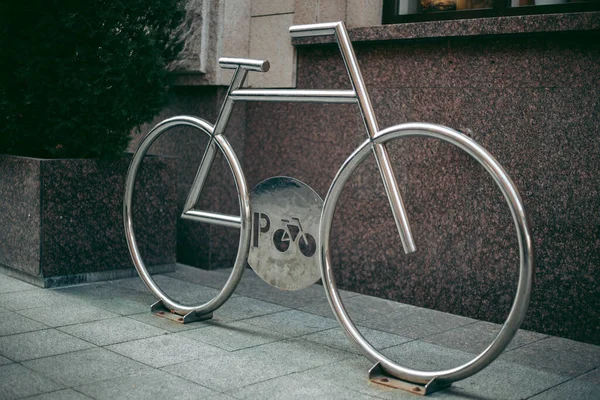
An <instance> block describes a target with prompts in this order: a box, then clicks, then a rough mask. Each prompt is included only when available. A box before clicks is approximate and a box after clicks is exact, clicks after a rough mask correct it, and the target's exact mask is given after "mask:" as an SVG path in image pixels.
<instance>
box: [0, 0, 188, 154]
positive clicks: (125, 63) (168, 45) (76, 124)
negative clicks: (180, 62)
mask: <svg viewBox="0 0 600 400" xmlns="http://www.w3.org/2000/svg"><path fill="white" fill-rule="evenodd" d="M182 18H183V6H182V4H181V0H62V1H61V0H25V1H24V0H2V1H0V153H8V154H14V155H23V156H31V157H42V158H76V157H77V158H78V157H102V158H106V157H115V156H118V155H119V154H122V152H123V151H124V150H125V148H126V147H127V144H128V143H129V140H130V132H131V130H132V129H133V128H134V127H136V126H138V125H140V124H141V123H144V122H147V121H149V120H151V119H152V117H153V116H154V115H156V114H157V113H158V111H159V110H160V109H161V107H162V106H163V105H164V103H165V101H166V84H167V71H166V65H167V64H168V63H169V62H170V61H172V60H173V59H174V57H175V55H176V54H177V51H178V45H177V43H176V42H177V41H176V40H174V39H173V38H174V36H175V29H176V27H177V26H178V25H179V24H180V22H181V20H182Z"/></svg>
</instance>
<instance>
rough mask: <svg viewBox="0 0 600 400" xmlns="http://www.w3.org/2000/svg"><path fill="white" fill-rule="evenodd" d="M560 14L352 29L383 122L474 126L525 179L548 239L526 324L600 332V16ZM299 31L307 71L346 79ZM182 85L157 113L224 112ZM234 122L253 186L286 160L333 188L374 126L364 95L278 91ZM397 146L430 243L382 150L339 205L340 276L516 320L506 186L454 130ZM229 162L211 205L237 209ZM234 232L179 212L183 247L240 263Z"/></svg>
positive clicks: (365, 288)
mask: <svg viewBox="0 0 600 400" xmlns="http://www.w3.org/2000/svg"><path fill="white" fill-rule="evenodd" d="M528 18H529V17H528ZM548 18H555V19H556V18H559V17H548ZM560 18H562V19H560ZM560 18H559V19H560V20H561V21H562V20H564V21H567V22H569V21H571V22H573V19H570V18H569V16H567V17H564V18H563V17H560ZM586 18H587V17H586ZM559 19H557V21H558V20H559ZM588 19H589V18H588ZM588 19H585V20H584V22H585V23H586V24H588V25H589V23H590V21H588ZM596 19H597V18H596ZM538 20H539V18H537V17H531V18H530V22H531V24H533V25H532V26H533V28H532V29H531V31H532V32H535V31H539V30H540V29H541V28H540V26H541V25H539V21H538ZM519 21H520V19H519ZM581 21H583V20H582V19H578V20H575V22H577V23H581ZM594 21H596V20H594ZM514 22H515V21H512V22H511V23H514ZM575 22H573V23H575ZM592 22H593V21H592ZM597 22H598V21H596V22H594V23H595V24H596V25H598V24H597ZM449 23H455V24H459V25H460V23H461V21H451V22H449ZM507 23H508V22H507ZM463 25H464V26H465V27H467V28H470V27H472V25H469V24H464V23H463ZM414 26H415V27H422V26H424V25H419V24H414ZM428 26H429V25H428ZM461 26H462V25H461ZM511 26H512V25H511ZM515 26H516V25H515ZM557 26H558V25H556V26H555V25H552V26H551V27H550V28H551V29H550V28H548V30H547V32H545V33H542V34H539V33H537V34H536V33H530V34H519V33H518V31H519V30H518V29H517V28H516V27H514V29H513V30H512V31H510V34H507V35H498V34H493V35H492V34H491V33H498V32H488V34H487V35H474V34H473V33H472V32H467V31H465V32H463V34H464V37H446V38H444V37H440V36H443V35H437V37H426V36H428V35H421V36H422V37H426V38H425V39H411V40H404V39H403V40H390V38H389V37H386V40H385V41H381V42H378V41H376V40H374V39H376V38H374V37H372V36H373V32H375V33H377V32H376V31H377V29H379V30H381V31H387V28H385V27H384V28H381V27H379V28H374V29H373V30H372V31H369V28H360V29H362V31H360V32H358V31H357V32H354V33H353V32H352V31H351V37H352V35H353V34H354V35H358V34H361V33H362V34H363V36H364V38H363V40H364V41H363V42H359V43H357V44H356V45H355V46H356V52H357V54H358V57H359V60H360V65H361V67H362V70H363V74H364V76H365V79H366V82H367V85H368V89H369V91H370V94H371V97H372V100H373V103H374V107H375V111H376V113H377V116H378V119H379V125H380V127H382V128H384V127H387V126H390V125H395V124H399V123H403V122H408V121H423V122H432V123H437V124H442V125H447V126H450V127H453V128H455V129H458V130H461V131H463V132H465V133H467V134H468V135H470V136H471V137H473V138H474V139H475V140H477V141H478V142H479V143H480V144H482V145H483V146H484V147H485V148H487V149H488V150H489V151H490V152H491V153H492V154H493V155H494V156H495V157H496V158H497V159H498V161H499V162H500V163H501V164H502V165H503V166H504V167H505V168H506V170H507V171H508V173H509V174H510V175H511V177H512V178H513V180H514V182H515V184H516V185H517V187H518V188H519V190H520V193H521V195H522V197H523V200H524V202H525V206H526V209H527V211H528V213H529V216H530V219H531V225H532V229H533V235H534V238H535V245H536V251H537V264H536V273H535V282H534V290H533V294H532V302H531V306H530V309H529V312H528V315H527V318H526V320H525V323H524V327H525V328H527V329H532V330H535V331H539V332H544V333H548V334H553V335H559V336H564V337H568V338H572V339H575V340H580V341H585V342H590V343H596V344H600V327H599V324H598V321H599V320H600V315H599V311H598V310H600V297H599V296H598V290H597V286H598V281H599V279H600V272H599V270H598V268H597V266H598V265H599V264H600V237H599V235H600V231H599V230H598V229H599V228H598V227H600V202H598V187H599V186H600V160H599V154H600V140H599V139H598V128H599V125H600V118H599V117H600V115H599V113H600V103H599V100H598V99H599V94H600V63H599V60H600V41H599V40H598V38H599V34H598V32H599V31H598V29H595V30H590V29H589V27H587V25H586V29H587V30H586V31H581V32H579V31H578V28H577V27H578V26H579V25H577V26H576V25H573V27H571V28H569V29H567V30H568V32H554V31H555V30H560V29H558V28H560V26H558V28H557ZM390 28H393V27H390ZM434 28H435V27H434ZM530 28H531V26H530ZM534 28H535V29H534ZM402 29H404V30H410V28H408V27H407V28H406V29H405V27H402ZM432 29H433V28H432ZM465 29H466V28H465ZM490 29H491V28H490ZM390 31H393V29H390ZM375 36H377V35H375ZM430 36H431V35H430ZM433 36H436V35H433ZM415 37H419V35H416V36H415ZM321 39H322V38H319V40H321ZM305 43H308V41H307V42H305ZM297 44H298V45H299V46H298V47H297V50H298V54H297V56H298V70H297V74H298V87H300V88H348V87H349V83H348V79H347V76H346V74H345V71H344V66H343V64H342V62H341V59H340V57H339V54H338V51H337V49H336V47H334V46H332V45H328V44H311V45H305V46H303V45H302V43H297ZM172 94H173V98H172V101H171V105H170V106H169V108H167V109H166V110H165V111H164V113H163V114H162V115H161V116H159V117H158V118H157V119H156V121H158V120H160V119H162V118H164V117H170V116H173V115H177V114H190V115H199V116H203V117H204V118H205V119H207V120H209V121H211V122H214V120H215V118H216V115H217V111H218V109H219V107H220V103H221V101H222V98H223V97H222V96H223V94H224V89H223V88H222V87H187V88H186V87H175V88H174V89H173V92H172ZM175 135H176V136H175V137H176V140H175V141H169V140H167V141H166V143H165V144H162V145H161V144H157V146H159V147H161V146H162V147H161V148H160V149H159V148H157V152H162V151H166V153H167V154H172V155H174V156H175V155H180V156H181V157H180V162H183V163H187V164H186V165H187V166H186V167H185V168H183V171H185V172H184V173H183V174H181V175H180V177H179V178H178V184H179V187H180V191H179V203H180V204H179V205H180V206H182V204H183V201H184V200H185V195H186V194H187V188H188V187H189V185H190V184H191V180H192V179H193V174H194V173H195V170H196V166H197V165H198V162H199V160H200V157H201V154H202V142H201V141H199V140H198V139H197V133H195V132H192V131H189V130H181V131H180V132H179V133H176V134H175ZM177 135H179V136H177ZM227 135H228V137H229V138H230V139H231V140H232V141H233V142H234V148H235V149H236V151H237V152H238V154H239V155H240V157H242V156H243V165H244V171H245V174H246V177H247V180H248V185H249V186H250V187H253V186H254V185H256V184H257V183H259V182H260V181H261V180H263V179H266V178H268V177H271V176H276V175H288V176H292V177H295V178H297V179H300V180H302V181H304V182H306V183H307V184H308V185H310V186H311V187H313V188H314V189H315V190H316V191H317V192H318V193H319V194H320V195H321V196H322V197H324V196H325V194H326V192H327V189H328V186H329V184H330V182H331V180H332V178H333V176H334V174H335V173H336V171H337V169H338V168H339V166H340V165H341V163H342V162H343V161H344V160H345V159H346V157H347V156H348V155H349V154H350V153H351V151H352V150H353V149H354V148H355V147H356V146H357V145H358V144H359V143H360V142H362V141H363V140H364V139H365V137H366V136H365V133H364V130H363V127H362V122H361V119H360V117H359V115H358V110H357V108H356V106H353V105H308V104H294V105H292V104H273V103H249V104H247V105H237V106H236V111H235V114H234V118H233V119H232V122H231V124H230V130H229V131H228V133H227ZM389 149H390V153H391V156H392V159H393V160H394V164H395V170H396V174H397V177H398V180H399V183H400V188H401V191H402V195H403V196H404V200H405V202H406V204H407V208H408V213H409V217H410V221H411V223H412V228H413V233H414V235H415V238H416V243H417V247H418V251H417V253H415V254H412V255H409V256H406V255H404V254H403V252H402V250H401V245H400V242H399V239H398V237H397V234H396V233H395V227H394V226H393V222H392V219H391V213H390V211H389V206H388V205H387V202H386V198H385V195H384V192H383V187H382V185H381V181H380V178H379V175H378V172H377V170H376V166H375V164H374V162H373V160H371V159H369V160H367V161H366V162H365V163H364V164H363V165H362V166H361V167H360V168H359V170H358V171H357V172H356V173H355V174H354V176H353V177H352V179H351V180H350V182H349V184H348V186H347V188H346V189H345V191H344V193H343V196H342V198H341V200H340V206H339V210H338V211H337V212H336V217H335V223H334V233H333V237H334V239H333V241H332V248H333V258H334V265H335V268H336V276H337V280H338V284H339V286H341V287H343V288H347V289H350V290H355V291H359V292H362V293H366V294H369V295H374V296H380V297H384V298H389V299H394V300H397V301H402V302H406V303H410V304H415V305H418V306H422V307H428V308H433V309H437V310H441V311H448V312H452V313H456V314H461V315H466V316H469V317H473V318H478V319H484V320H490V321H494V322H501V321H503V320H504V319H505V317H506V315H507V313H508V310H509V308H510V304H511V302H512V299H513V293H514V289H515V287H516V279H517V273H518V248H517V243H516V238H515V235H514V226H513V225H512V221H511V217H510V214H509V211H508V208H507V206H506V204H505V202H504V200H503V198H502V196H501V194H500V192H499V190H498V189H497V188H496V187H495V186H494V185H493V182H491V180H490V178H489V176H487V175H486V174H485V173H484V171H483V170H482V168H481V167H479V166H478V165H477V164H476V163H475V162H474V161H473V160H471V159H470V158H469V157H467V156H466V155H465V154H462V153H461V152H458V151H456V150H454V149H452V148H450V147H449V146H447V145H444V144H441V143H438V142H436V141H433V140H426V139H410V140H404V141H401V142H394V143H391V144H390V145H389ZM217 169H220V172H217V173H216V174H215V175H214V178H212V181H211V183H210V184H209V187H208V188H207V190H208V191H210V193H209V196H207V197H205V198H204V200H203V201H204V202H206V204H205V206H206V207H224V208H225V209H228V210H232V212H235V209H236V207H237V201H236V199H235V192H233V191H232V188H233V184H232V182H231V178H230V174H229V172H228V171H227V168H226V166H223V165H221V166H217ZM221 180H224V182H220V181H221ZM219 188H221V189H219ZM223 188H224V189H223ZM221 229H223V230H225V231H219V232H217V230H221ZM236 246H237V235H236V233H235V232H231V231H226V229H225V228H216V227H212V226H209V227H206V226H204V227H203V226H199V225H198V224H193V223H188V222H186V221H182V220H180V221H179V226H178V260H179V261H180V262H183V263H186V264H190V265H195V266H199V267H202V268H220V267H229V266H231V263H232V260H233V258H234V256H235V248H236Z"/></svg>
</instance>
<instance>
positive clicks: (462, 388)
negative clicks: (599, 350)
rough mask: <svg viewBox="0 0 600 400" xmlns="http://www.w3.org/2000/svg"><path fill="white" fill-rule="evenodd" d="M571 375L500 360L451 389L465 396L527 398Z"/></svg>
mask: <svg viewBox="0 0 600 400" xmlns="http://www.w3.org/2000/svg"><path fill="white" fill-rule="evenodd" d="M567 379H568V378H567V377H565V376H561V375H557V374H552V373H549V372H545V371H540V370H537V369H533V368H529V367H526V366H523V365H519V364H514V363H510V362H504V361H498V360H496V361H494V362H493V363H492V364H490V365H489V366H488V367H487V368H485V369H484V370H482V371H480V372H478V373H477V374H475V375H473V376H471V377H469V378H467V379H465V380H462V381H459V382H456V383H454V385H453V389H452V390H451V391H450V393H451V394H455V395H457V396H458V397H457V398H462V399H464V398H469V397H480V398H485V399H506V400H512V399H526V398H530V397H531V396H534V395H535V394H537V393H540V392H542V391H544V390H546V389H549V388H551V387H553V386H555V385H557V384H560V383H561V382H564V381H566V380H567Z"/></svg>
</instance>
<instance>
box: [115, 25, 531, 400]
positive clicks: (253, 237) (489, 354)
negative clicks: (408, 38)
mask: <svg viewBox="0 0 600 400" xmlns="http://www.w3.org/2000/svg"><path fill="white" fill-rule="evenodd" d="M290 33H291V35H292V36H294V37H301V36H319V35H333V36H334V37H335V38H336V41H337V43H338V45H339V48H340V51H341V54H342V58H343V60H344V63H345V65H346V68H347V71H348V75H349V77H350V82H351V85H352V89H351V90H297V89H243V88H241V87H242V85H243V83H244V80H245V77H246V74H247V72H248V71H257V72H266V71H267V70H268V69H269V64H268V62H267V61H263V60H250V59H242V58H222V59H220V60H219V63H220V65H221V67H223V68H232V69H235V73H234V76H233V78H232V82H231V85H230V87H229V91H228V94H227V97H226V99H225V102H224V104H223V107H222V109H221V112H220V114H219V116H218V118H217V121H216V123H215V126H214V128H213V127H212V126H211V125H210V124H209V123H207V122H206V121H203V120H200V119H197V118H193V117H175V118H171V119H168V120H166V121H163V122H161V123H160V124H158V125H157V126H156V127H155V128H153V129H152V130H151V131H150V132H149V133H148V135H147V136H146V137H145V138H144V139H143V140H142V142H141V144H140V147H139V148H138V150H137V151H136V153H135V155H134V157H133V160H132V162H131V166H130V169H129V173H128V175H127V180H126V188H125V199H124V206H123V213H124V221H125V232H126V236H127V243H128V246H129V249H130V252H131V256H132V259H133V262H134V264H135V267H136V269H137V270H138V272H139V275H140V277H141V278H142V280H143V281H144V283H145V284H146V285H147V287H148V288H149V289H150V291H151V292H152V293H154V295H155V296H156V297H157V298H158V299H159V301H158V302H157V303H156V304H155V305H153V306H152V311H153V312H156V313H157V314H161V315H163V316H169V317H171V318H172V319H175V320H178V321H179V322H183V323H186V322H191V321H193V320H198V319H206V318H210V317H211V316H212V312H213V311H214V310H216V309H218V308H219V307H220V306H221V305H223V303H225V301H226V300H227V299H228V298H229V297H230V296H231V294H232V293H233V291H234V290H235V287H236V286H237V284H238V283H239V281H240V279H241V276H242V273H243V270H244V266H245V261H246V259H248V261H249V263H250V264H251V266H252V267H253V268H254V269H255V271H256V272H257V274H258V275H259V276H261V277H262V278H263V279H264V280H265V281H267V282H268V283H270V284H271V285H273V286H276V287H279V288H283V289H288V290H294V289H299V288H302V287H306V286H308V285H310V284H312V283H314V281H315V280H317V279H318V278H319V277H321V278H322V280H323V285H324V287H325V293H326V294H327V298H328V300H329V303H330V305H331V307H332V309H333V311H334V314H335V315H336V317H337V319H338V321H339V323H340V324H341V326H342V327H343V329H344V331H345V333H346V334H347V335H348V336H349V338H350V339H351V341H352V342H353V343H355V344H356V345H357V346H358V348H359V349H360V350H361V351H362V352H363V353H364V355H365V356H366V357H367V358H369V359H370V360H371V361H373V362H374V363H375V366H374V367H373V368H372V369H371V370H370V372H369V377H370V379H371V381H373V382H375V383H379V384H383V385H387V386H391V387H395V388H401V389H404V390H408V391H410V392H412V393H415V394H420V395H425V394H428V393H431V392H434V391H436V390H439V389H443V388H445V387H448V386H449V385H451V384H452V382H455V381H458V380H461V379H465V378H467V377H469V376H471V375H473V374H475V373H477V372H478V371H480V370H482V369H483V368H485V367H486V366H487V365H489V364H490V363H491V362H492V361H493V360H494V359H496V358H497V357H498V356H499V355H500V353H501V352H502V351H503V350H504V349H505V348H506V346H507V345H508V343H509V342H510V340H511V339H512V338H513V336H514V335H515V334H516V332H517V331H518V329H519V326H520V325H521V323H522V321H523V319H524V317H525V313H526V310H527V307H528V304H529V298H530V293H531V283H532V276H533V267H534V258H533V243H532V238H531V233H530V228H529V225H528V222H527V218H526V215H525V211H524V207H523V203H522V201H521V198H520V196H519V194H518V192H517V189H516V188H515V185H514V184H513V182H512V181H511V180H510V178H509V176H508V175H507V173H506V172H505V171H504V169H503V168H502V166H500V164H499V163H498V162H497V161H496V160H495V159H494V158H493V157H492V156H491V155H490V154H489V153H488V152H487V151H486V150H485V149H483V148H482V147H481V146H480V145H478V144H477V143H476V142H474V141H473V140H472V139H470V138H469V137H467V136H466V135H464V134H462V133H460V132H458V131H455V130H453V129H450V128H446V127H443V126H439V125H434V124H425V123H409V124H403V125H397V126H393V127H390V128H387V129H384V130H380V129H379V126H378V124H377V120H376V118H375V113H374V110H373V107H372V105H371V101H370V98H369V95H368V93H367V89H366V86H365V84H364V81H363V78H362V75H361V72H360V68H359V66H358V62H357V60H356V55H355V54H354V50H353V48H352V44H351V42H350V39H349V37H348V33H347V30H346V27H345V25H344V23H343V22H336V23H326V24H315V25H300V26H293V27H291V28H290ZM236 101H272V102H284V101H285V102H305V103H351V104H357V105H358V108H359V110H360V113H361V116H362V119H363V122H364V125H365V129H366V132H367V135H368V139H367V140H366V141H364V142H363V143H362V144H361V145H360V146H359V147H358V148H357V149H356V150H355V151H354V152H353V153H352V154H351V155H350V156H349V157H348V158H347V159H346V161H345V162H344V163H343V165H342V166H341V168H340V169H339V171H338V173H337V174H336V176H335V178H334V179H333V182H332V184H331V186H330V188H329V191H328V193H327V196H326V198H325V201H324V203H323V201H322V200H321V199H320V198H319V196H318V195H317V194H316V193H314V191H312V189H310V188H309V187H308V186H307V185H306V184H304V183H302V182H300V181H297V180H295V179H293V178H288V177H274V178H270V179H268V180H267V181H264V182H262V183H261V184H259V185H257V187H255V188H254V189H253V190H252V193H250V191H249V190H248V188H247V186H246V181H245V178H244V174H243V172H242V169H241V166H240V164H239V161H238V159H237V157H236V155H235V153H234V151H233V149H232V148H231V146H230V145H229V143H228V142H227V140H226V138H225V136H224V135H223V132H224V130H225V127H226V125H227V122H228V120H229V117H230V115H231V111H232V108H233V105H234V103H235V102H236ZM181 125H185V126H189V127H192V128H195V129H198V130H199V131H201V132H203V133H205V134H206V135H208V136H209V144H208V146H207V149H206V151H205V154H204V157H203V159H202V162H201V164H200V167H199V168H198V172H197V175H196V178H195V180H194V183H193V184H192V188H191V190H190V194H189V195H188V198H187V201H186V203H185V206H184V210H183V213H182V215H181V217H182V218H185V219H189V220H194V221H197V222H204V223H211V224H218V225H222V226H226V227H230V228H237V229H240V240H239V245H238V254H237V258H236V260H235V263H234V266H233V270H232V273H231V275H230V277H229V279H228V281H227V283H226V284H225V286H224V287H223V289H222V290H221V291H220V292H219V294H218V295H217V296H216V297H215V298H213V299H212V300H211V301H209V302H207V303H205V304H201V305H194V306H189V305H184V304H179V303H178V302H176V301H175V300H173V299H172V298H171V297H169V296H168V295H167V294H166V293H164V292H163V291H162V290H161V289H160V287H158V285H157V284H156V283H155V282H154V280H153V279H152V277H151V276H150V274H149V273H148V271H147V269H146V267H145V265H144V261H143V259H142V257H141V255H140V252H139V250H138V247H137V242H136V238H135V233H134V223H133V220H132V219H133V218H132V198H133V197H132V196H133V189H134V184H135V178H136V175H137V172H138V169H139V166H140V164H141V161H142V159H143V157H144V155H145V154H146V152H147V151H148V149H149V148H150V146H151V145H152V143H153V142H154V141H155V140H156V139H157V138H158V137H159V136H160V135H162V134H163V133H164V132H166V131H168V130H169V129H171V128H173V127H176V126H181ZM408 137H426V138H435V139H438V140H441V141H443V142H446V143H448V144H450V145H452V146H456V147H458V148H459V149H461V150H463V151H465V152H466V153H467V154H469V155H470V156H471V157H473V158H474V159H475V160H476V161H477V162H478V163H479V164H481V165H482V166H483V168H484V169H485V170H486V171H487V172H488V173H489V174H490V175H491V176H492V178H493V180H494V182H495V183H496V185H497V186H498V187H499V188H500V190H501V192H502V193H503V195H504V198H505V200H506V202H507V203H508V206H509V209H510V211H511V215H512V218H513V222H514V224H515V228H516V234H517V238H518V243H519V253H520V263H519V282H518V287H517V290H516V295H515V299H514V302H513V305H512V308H511V310H510V313H509V315H508V317H507V319H506V321H505V322H504V324H503V326H502V329H501V330H500V332H499V333H498V335H497V336H496V338H495V339H494V340H493V341H492V343H491V344H490V345H489V346H488V347H487V348H486V349H485V350H484V351H483V352H482V353H481V354H479V355H477V356H476V357H475V358H473V359H472V360H471V361H469V362H468V363H466V364H464V365H461V366H457V367H455V368H452V369H448V370H442V371H419V370H414V369H410V368H407V367H404V366H401V365H399V364H397V363H395V362H394V361H392V360H390V359H388V358H386V357H385V356H384V355H382V354H381V353H379V352H378V351H377V350H376V349H375V348H374V347H373V346H372V345H371V344H370V343H369V342H368V341H367V340H366V339H365V338H364V337H363V336H362V334H361V333H360V332H359V330H358V329H357V327H356V325H355V324H354V323H353V321H352V319H351V318H350V316H349V315H348V313H347V311H346V310H345V308H344V304H343V301H342V299H341V296H340V294H339V291H338V289H337V286H336V282H335V279H334V275H333V265H332V263H331V256H330V235H331V225H332V218H333V214H334V211H335V207H336V204H337V201H338V199H339V196H340V193H341V191H342V189H343V187H344V185H345V183H346V182H347V180H348V178H349V177H350V176H351V174H352V173H353V172H354V170H355V169H356V168H357V167H358V165H360V164H361V163H362V162H363V161H364V160H365V159H366V157H368V156H369V155H371V154H373V155H374V157H375V159H376V161H377V166H378V169H379V172H380V175H381V178H382V181H383V183H384V187H385V191H386V195H387V198H388V200H389V204H390V207H391V210H392V214H393V217H394V220H395V222H396V227H397V230H398V233H399V236H400V238H401V241H402V246H403V248H404V251H405V252H406V253H412V252H414V251H416V245H415V242H414V239H413V236H412V233H411V229H410V224H409V221H408V216H407V214H406V210H405V207H404V204H403V201H402V197H401V195H400V190H399V188H398V183H397V181H396V178H395V176H394V171H393V168H392V165H391V162H390V158H389V155H388V152H387V148H386V144H387V143H388V142H389V141H391V140H400V139H404V138H408ZM217 149H218V150H220V151H221V152H222V153H223V155H224V156H225V159H226V160H227V162H228V164H229V167H230V169H231V172H232V174H233V177H234V180H235V184H236V188H237V191H238V198H239V204H240V215H239V216H231V215H223V214H217V213H211V212H207V211H202V210H197V209H195V208H194V205H195V204H196V203H197V200H198V198H199V196H200V195H201V192H202V188H203V186H204V182H205V180H206V177H207V175H208V173H209V171H210V168H211V165H212V163H213V160H214V157H215V154H216V151H217ZM281 200H284V201H283V203H284V204H285V206H284V207H279V208H278V209H276V208H277V207H276V205H275V203H279V202H281ZM269 214H270V215H269ZM276 223H279V224H280V225H279V229H274V224H276ZM272 229H273V230H274V232H275V233H274V234H271V231H272ZM261 235H263V236H261ZM264 235H266V236H264ZM266 247H269V248H268V249H266ZM263 250H264V251H263ZM302 257H304V258H302ZM313 257H314V258H313ZM266 258H268V259H269V260H270V264H272V265H269V263H266V262H265V259H266ZM311 258H313V259H312V260H311ZM290 263H296V264H294V265H302V267H301V268H299V270H300V273H299V274H294V273H290V272H289V268H286V267H285V266H286V265H290ZM274 266H275V267H274ZM284 269H287V271H284V272H282V271H283V270H284ZM315 271H316V272H315Z"/></svg>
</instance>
